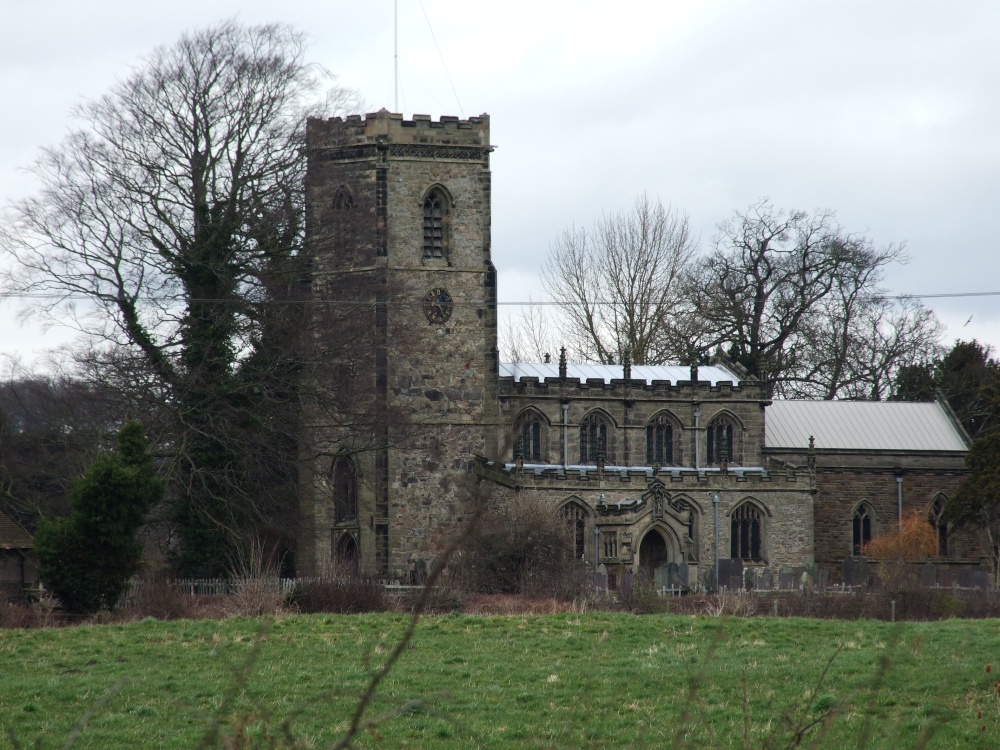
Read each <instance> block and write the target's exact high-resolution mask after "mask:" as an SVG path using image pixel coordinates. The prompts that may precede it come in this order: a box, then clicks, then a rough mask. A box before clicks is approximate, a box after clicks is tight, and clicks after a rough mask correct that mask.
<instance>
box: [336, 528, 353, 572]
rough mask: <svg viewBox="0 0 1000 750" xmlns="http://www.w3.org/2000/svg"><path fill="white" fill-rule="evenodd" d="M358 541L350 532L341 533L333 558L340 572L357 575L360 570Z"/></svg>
mask: <svg viewBox="0 0 1000 750" xmlns="http://www.w3.org/2000/svg"><path fill="white" fill-rule="evenodd" d="M358 557H359V555H358V541H357V539H355V538H354V535H353V534H351V533H350V532H345V533H343V534H341V535H340V538H339V539H338V540H337V541H336V543H335V544H334V546H333V559H334V560H335V561H336V562H337V567H338V568H339V570H340V572H342V573H347V574H349V575H356V574H357V572H358Z"/></svg>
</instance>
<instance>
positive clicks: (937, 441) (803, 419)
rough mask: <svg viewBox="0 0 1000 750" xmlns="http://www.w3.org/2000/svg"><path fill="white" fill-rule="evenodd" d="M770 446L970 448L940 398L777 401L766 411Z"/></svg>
mask: <svg viewBox="0 0 1000 750" xmlns="http://www.w3.org/2000/svg"><path fill="white" fill-rule="evenodd" d="M764 419H765V423H764V445H765V447H767V448H786V449H796V448H800V449H805V448H807V447H808V446H809V437H810V436H813V437H814V438H815V439H816V448H818V449H828V450H877V451H963V452H964V451H967V450H968V445H966V442H965V438H964V437H963V436H962V434H961V432H960V431H959V429H958V428H957V427H956V425H955V423H954V422H953V420H952V419H951V417H950V416H949V414H948V413H947V411H946V410H945V408H944V407H943V406H942V405H941V404H939V403H916V402H909V401H774V402H773V403H772V404H771V405H770V406H768V407H767V409H766V411H765V413H764Z"/></svg>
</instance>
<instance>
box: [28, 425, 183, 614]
mask: <svg viewBox="0 0 1000 750" xmlns="http://www.w3.org/2000/svg"><path fill="white" fill-rule="evenodd" d="M162 497H163V482H162V481H161V480H160V479H158V478H157V477H156V473H155V470H154V468H153V458H152V456H151V455H150V453H149V448H148V447H147V445H146V437H145V435H144V434H143V430H142V425H140V424H139V423H138V422H129V423H127V424H126V425H125V426H124V427H122V429H121V431H120V432H119V433H118V447H117V450H116V451H115V453H113V454H104V455H102V456H99V457H98V458H97V460H96V461H95V462H94V465H93V466H91V468H90V470H89V471H88V472H87V473H86V474H85V475H84V476H83V478H82V479H80V481H79V482H77V484H76V486H75V487H74V488H73V493H72V496H71V501H72V512H71V514H70V516H69V517H68V518H61V519H56V520H48V521H45V522H43V523H42V524H41V525H40V526H39V529H38V534H37V535H36V537H35V550H36V551H37V553H38V557H39V560H40V571H39V573H40V576H41V579H42V582H43V583H44V584H45V585H46V586H48V587H49V588H50V589H51V590H52V592H53V593H55V595H56V596H57V597H58V598H59V601H60V602H62V605H63V607H64V608H65V609H66V610H67V611H69V612H74V613H81V614H86V613H92V612H96V611H97V610H99V609H101V608H105V609H109V610H110V609H113V608H114V606H115V605H116V604H117V603H118V599H119V598H120V597H121V595H122V593H123V592H124V591H125V589H126V587H127V586H128V581H129V579H130V578H131V577H132V576H133V575H134V574H135V572H136V570H137V568H138V565H139V558H140V555H141V553H142V547H141V545H140V543H139V541H138V539H137V538H136V534H137V533H138V531H139V527H140V526H141V525H142V523H143V521H144V520H145V518H146V514H147V513H148V512H149V510H150V509H151V508H152V507H153V506H154V505H156V503H158V502H159V501H160V500H161V498H162Z"/></svg>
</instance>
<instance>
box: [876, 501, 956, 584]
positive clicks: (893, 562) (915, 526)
mask: <svg viewBox="0 0 1000 750" xmlns="http://www.w3.org/2000/svg"><path fill="white" fill-rule="evenodd" d="M937 545H938V540H937V532H936V531H935V530H934V528H933V527H932V526H931V525H930V524H929V523H928V522H927V519H926V517H924V516H923V514H921V513H920V512H919V511H915V510H914V511H910V512H908V513H906V515H904V516H903V519H902V522H901V524H900V527H899V529H897V530H896V531H890V532H888V533H886V534H882V535H881V536H877V537H875V538H874V539H872V540H871V541H870V542H868V544H866V545H865V548H864V554H866V555H869V556H871V557H874V558H875V559H876V560H878V572H879V577H880V578H881V579H882V582H883V583H884V584H885V587H886V589H888V590H889V591H899V590H901V589H903V588H905V587H906V585H907V580H908V579H909V578H910V576H908V575H907V573H908V571H907V565H906V564H907V562H909V561H913V560H922V559H924V558H926V557H928V556H930V555H933V554H936V553H937Z"/></svg>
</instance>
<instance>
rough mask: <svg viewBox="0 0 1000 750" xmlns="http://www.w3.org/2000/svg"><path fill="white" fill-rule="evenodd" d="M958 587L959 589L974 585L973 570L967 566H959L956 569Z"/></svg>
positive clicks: (970, 587)
mask: <svg viewBox="0 0 1000 750" xmlns="http://www.w3.org/2000/svg"><path fill="white" fill-rule="evenodd" d="M958 587H959V588H961V589H972V588H975V587H976V582H975V577H974V576H973V571H971V570H969V569H968V568H961V569H959V571H958Z"/></svg>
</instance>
